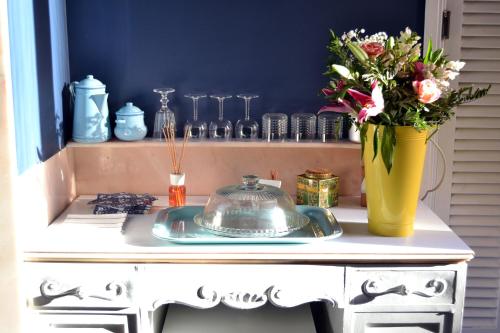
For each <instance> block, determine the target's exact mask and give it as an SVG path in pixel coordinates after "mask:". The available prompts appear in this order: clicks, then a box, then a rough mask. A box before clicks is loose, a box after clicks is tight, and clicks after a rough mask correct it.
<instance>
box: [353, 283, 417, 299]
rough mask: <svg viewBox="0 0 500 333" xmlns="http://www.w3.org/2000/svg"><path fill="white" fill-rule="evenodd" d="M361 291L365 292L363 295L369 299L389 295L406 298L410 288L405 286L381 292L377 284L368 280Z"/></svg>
mask: <svg viewBox="0 0 500 333" xmlns="http://www.w3.org/2000/svg"><path fill="white" fill-rule="evenodd" d="M361 290H362V291H363V294H364V295H365V296H366V297H368V298H375V297H378V296H382V295H387V294H396V295H401V296H406V295H408V293H409V290H408V288H407V287H406V286H405V285H404V284H401V285H399V286H396V287H392V288H389V289H387V290H384V291H380V290H379V288H378V286H377V283H376V282H375V281H373V280H366V281H365V282H364V283H363V285H362V286H361Z"/></svg>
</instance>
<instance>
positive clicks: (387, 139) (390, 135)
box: [381, 126, 396, 174]
mask: <svg viewBox="0 0 500 333" xmlns="http://www.w3.org/2000/svg"><path fill="white" fill-rule="evenodd" d="M395 144H396V134H395V131H394V127H392V126H387V127H385V129H384V133H383V134H382V146H381V151H382V160H383V161H384V165H385V168H386V169H387V173H388V174H390V173H391V169H392V161H393V159H394V146H395Z"/></svg>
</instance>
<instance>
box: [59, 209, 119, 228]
mask: <svg viewBox="0 0 500 333" xmlns="http://www.w3.org/2000/svg"><path fill="white" fill-rule="evenodd" d="M126 219H127V213H116V214H104V215H94V214H68V215H67V216H66V218H65V219H64V224H65V225H69V224H72V225H78V226H92V227H96V228H118V229H121V228H122V227H123V223H124V222H125V220H126Z"/></svg>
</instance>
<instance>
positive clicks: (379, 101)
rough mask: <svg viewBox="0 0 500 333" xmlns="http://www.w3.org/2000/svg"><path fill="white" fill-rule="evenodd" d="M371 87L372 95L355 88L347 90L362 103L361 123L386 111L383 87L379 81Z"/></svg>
mask: <svg viewBox="0 0 500 333" xmlns="http://www.w3.org/2000/svg"><path fill="white" fill-rule="evenodd" d="M371 88H372V94H371V96H368V95H366V94H363V93H361V92H359V91H357V90H354V89H348V90H347V93H348V94H349V95H351V97H352V98H354V100H356V102H358V103H359V104H360V105H361V110H360V111H359V113H358V122H359V123H360V124H362V123H364V122H365V121H366V120H368V118H369V117H375V116H376V115H378V114H379V113H381V112H383V111H384V96H383V94H382V88H380V86H379V85H378V82H377V81H375V82H373V84H372V86H371Z"/></svg>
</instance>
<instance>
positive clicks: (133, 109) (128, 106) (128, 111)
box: [116, 102, 144, 116]
mask: <svg viewBox="0 0 500 333" xmlns="http://www.w3.org/2000/svg"><path fill="white" fill-rule="evenodd" d="M139 114H144V111H142V110H141V109H139V108H138V107H137V106H134V104H133V103H132V102H127V103H125V106H122V107H121V108H120V109H119V110H118V111H117V112H116V115H117V116H134V115H139Z"/></svg>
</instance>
